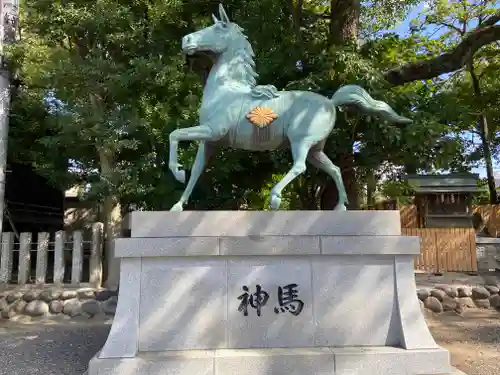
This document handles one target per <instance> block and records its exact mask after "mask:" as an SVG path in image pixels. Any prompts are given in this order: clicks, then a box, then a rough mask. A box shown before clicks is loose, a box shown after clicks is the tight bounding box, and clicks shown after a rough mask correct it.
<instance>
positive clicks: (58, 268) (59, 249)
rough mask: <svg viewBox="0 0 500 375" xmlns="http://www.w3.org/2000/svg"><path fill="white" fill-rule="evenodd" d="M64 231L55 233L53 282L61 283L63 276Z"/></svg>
mask: <svg viewBox="0 0 500 375" xmlns="http://www.w3.org/2000/svg"><path fill="white" fill-rule="evenodd" d="M65 237H66V236H65V233H64V231H62V230H61V231H59V232H57V233H56V243H55V247H54V284H62V282H63V278H64V264H65V262H64V240H65Z"/></svg>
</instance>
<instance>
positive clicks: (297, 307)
mask: <svg viewBox="0 0 500 375" xmlns="http://www.w3.org/2000/svg"><path fill="white" fill-rule="evenodd" d="M242 289H243V292H244V293H243V294H241V295H240V296H239V297H238V299H239V300H240V301H241V302H240V305H239V307H238V311H239V312H243V316H248V307H249V306H250V307H251V308H253V309H255V311H256V313H257V316H261V314H262V308H263V307H264V306H266V304H267V302H268V301H269V293H267V292H266V291H265V290H264V289H263V288H262V286H261V285H259V284H257V285H256V287H255V293H250V289H249V288H248V286H246V285H244V286H243V287H242ZM298 296H299V286H298V285H297V284H294V283H292V284H288V285H285V286H278V293H277V297H278V304H277V306H276V307H274V312H275V313H276V314H281V313H284V312H289V313H290V314H292V315H294V316H298V315H299V314H300V313H301V312H302V309H303V308H304V302H303V301H302V300H300V299H299V298H298Z"/></svg>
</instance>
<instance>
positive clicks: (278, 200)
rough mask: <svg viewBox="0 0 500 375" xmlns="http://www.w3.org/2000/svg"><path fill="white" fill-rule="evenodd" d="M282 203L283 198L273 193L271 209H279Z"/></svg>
mask: <svg viewBox="0 0 500 375" xmlns="http://www.w3.org/2000/svg"><path fill="white" fill-rule="evenodd" d="M280 205H281V198H280V197H278V196H277V195H271V203H270V206H271V209H272V210H275V211H276V210H279V208H280Z"/></svg>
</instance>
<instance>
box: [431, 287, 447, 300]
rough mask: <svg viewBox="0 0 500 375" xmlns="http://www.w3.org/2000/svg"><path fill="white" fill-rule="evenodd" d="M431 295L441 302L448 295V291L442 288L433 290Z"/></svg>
mask: <svg viewBox="0 0 500 375" xmlns="http://www.w3.org/2000/svg"><path fill="white" fill-rule="evenodd" d="M431 297H434V298H437V299H438V301H439V302H441V301H442V300H443V299H444V298H445V297H446V292H445V291H443V290H441V289H433V290H431Z"/></svg>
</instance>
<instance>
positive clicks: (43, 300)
mask: <svg viewBox="0 0 500 375" xmlns="http://www.w3.org/2000/svg"><path fill="white" fill-rule="evenodd" d="M117 301H118V294H117V292H116V291H111V290H106V289H93V288H80V289H64V288H50V289H28V290H15V291H5V292H0V313H1V314H0V315H1V317H2V318H3V319H12V318H15V317H16V318H17V317H19V316H24V318H23V321H27V320H30V318H43V317H54V316H64V317H68V318H74V317H86V318H94V317H99V316H101V317H105V316H110V315H114V314H115V311H116V305H117Z"/></svg>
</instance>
